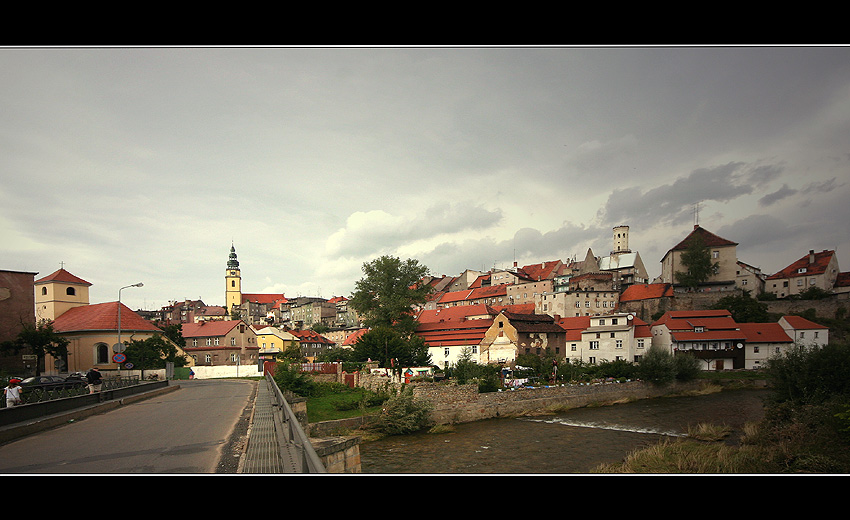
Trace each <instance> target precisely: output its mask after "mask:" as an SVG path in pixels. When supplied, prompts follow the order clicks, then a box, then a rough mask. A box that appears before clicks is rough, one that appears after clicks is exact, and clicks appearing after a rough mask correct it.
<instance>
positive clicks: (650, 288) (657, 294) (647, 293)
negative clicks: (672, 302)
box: [620, 283, 673, 303]
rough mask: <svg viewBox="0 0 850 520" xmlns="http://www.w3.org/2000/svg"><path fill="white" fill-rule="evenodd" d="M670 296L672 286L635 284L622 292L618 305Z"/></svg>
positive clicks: (664, 284) (665, 284)
mask: <svg viewBox="0 0 850 520" xmlns="http://www.w3.org/2000/svg"><path fill="white" fill-rule="evenodd" d="M672 296H673V285H672V284H669V283H650V284H645V283H644V284H635V285H630V286H629V287H627V288H626V290H625V291H623V294H621V295H620V303H623V302H629V301H639V300H649V299H652V298H662V297H672Z"/></svg>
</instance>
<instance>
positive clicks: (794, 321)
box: [782, 315, 827, 330]
mask: <svg viewBox="0 0 850 520" xmlns="http://www.w3.org/2000/svg"><path fill="white" fill-rule="evenodd" d="M782 319H784V320H785V321H786V322H787V323H788V325H790V326H791V328H793V329H797V330H811V329H825V328H827V327H825V326H823V325H818V324H817V323H815V322H813V321H811V320H807V319H806V318H803V317H802V316H790V315H789V316H783V317H782Z"/></svg>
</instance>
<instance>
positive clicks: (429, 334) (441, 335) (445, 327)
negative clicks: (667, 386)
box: [416, 318, 493, 347]
mask: <svg viewBox="0 0 850 520" xmlns="http://www.w3.org/2000/svg"><path fill="white" fill-rule="evenodd" d="M491 325H493V320H492V319H490V318H488V319H476V320H466V321H462V320H454V321H446V322H427V323H420V324H419V326H418V327H417V328H416V335H417V336H419V337H420V338H422V339H423V340H424V341H425V344H426V345H428V346H429V347H441V346H442V347H449V346H458V345H477V344H479V343H480V342H481V340H482V339H484V335H485V334H486V333H487V330H488V329H489V328H490V326H491Z"/></svg>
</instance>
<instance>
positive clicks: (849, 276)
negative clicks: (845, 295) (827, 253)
mask: <svg viewBox="0 0 850 520" xmlns="http://www.w3.org/2000/svg"><path fill="white" fill-rule="evenodd" d="M834 287H850V271H846V272H843V273H838V277H837V278H836V279H835V285H834Z"/></svg>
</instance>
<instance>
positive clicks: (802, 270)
mask: <svg viewBox="0 0 850 520" xmlns="http://www.w3.org/2000/svg"><path fill="white" fill-rule="evenodd" d="M797 272H798V273H805V272H806V268H805V267H801V268H799V269H797Z"/></svg>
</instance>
